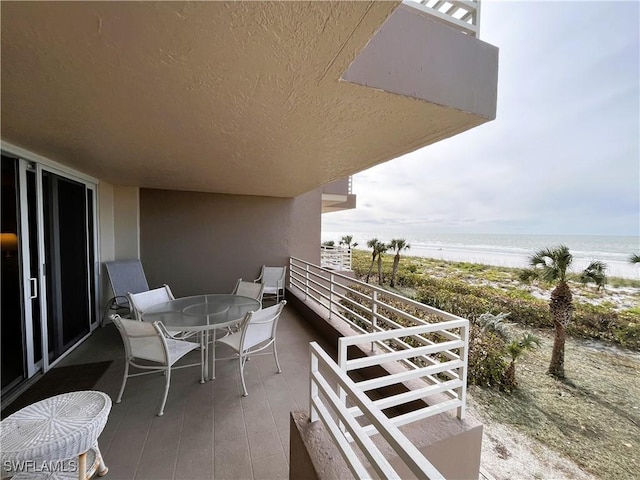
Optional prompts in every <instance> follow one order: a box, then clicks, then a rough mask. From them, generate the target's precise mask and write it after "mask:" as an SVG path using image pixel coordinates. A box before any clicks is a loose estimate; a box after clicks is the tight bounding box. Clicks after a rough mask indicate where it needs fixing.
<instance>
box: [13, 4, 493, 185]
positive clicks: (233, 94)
mask: <svg viewBox="0 0 640 480" xmlns="http://www.w3.org/2000/svg"><path fill="white" fill-rule="evenodd" d="M434 18H435V17H434V16H433V15H431V16H429V15H425V14H424V13H423V12H421V11H419V10H418V9H416V8H412V7H409V6H407V5H404V4H402V3H400V2H310V3H300V2H184V3H182V2H2V4H1V22H2V25H1V27H2V67H3V68H2V78H1V80H2V82H1V85H2V96H1V98H2V100H1V101H2V105H1V107H2V118H1V120H2V140H3V141H5V142H7V143H8V144H10V145H12V146H15V147H20V148H23V149H26V150H28V151H30V152H33V153H36V154H40V155H42V156H44V157H47V158H49V159H51V160H54V161H57V162H59V163H61V164H64V165H67V166H69V167H72V168H74V169H76V170H78V171H80V172H83V173H86V174H88V175H91V176H93V177H95V178H98V179H100V180H104V181H106V182H109V183H113V184H117V185H125V186H138V187H145V188H162V189H171V190H189V191H202V192H218V193H228V194H240V195H263V196H274V197H294V196H297V195H299V194H302V193H304V192H308V191H310V190H313V189H316V188H318V187H320V186H321V185H326V184H328V183H330V182H332V181H334V180H338V179H341V178H344V177H347V176H349V175H351V174H354V173H356V172H359V171H362V170H364V169H367V168H369V167H372V166H374V165H376V164H379V163H382V162H385V161H387V160H391V159H393V158H396V157H398V156H400V155H402V154H405V153H407V152H410V151H413V150H416V149H418V148H421V147H423V146H425V145H429V144H431V143H433V142H437V141H439V140H441V139H444V138H447V137H450V136H453V135H456V134H458V133H460V132H463V131H465V130H468V129H470V128H473V127H475V126H478V125H480V124H482V123H485V122H487V121H489V120H491V119H493V118H494V117H495V103H496V88H497V68H498V63H497V62H498V54H497V49H496V48H495V47H492V46H491V45H488V44H485V43H483V42H481V41H480V40H478V39H477V38H474V37H473V36H472V35H468V34H466V33H463V32H462V31H460V30H456V29H454V28H451V27H450V26H448V25H445V24H443V23H441V22H440V21H438V20H437V19H434Z"/></svg>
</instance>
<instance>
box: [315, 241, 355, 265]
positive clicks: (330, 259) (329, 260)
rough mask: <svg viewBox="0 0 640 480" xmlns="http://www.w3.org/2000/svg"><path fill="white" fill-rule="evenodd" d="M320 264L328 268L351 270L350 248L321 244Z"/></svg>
mask: <svg viewBox="0 0 640 480" xmlns="http://www.w3.org/2000/svg"><path fill="white" fill-rule="evenodd" d="M320 265H321V266H322V267H324V268H328V269H330V270H341V271H348V270H351V249H350V248H345V247H342V246H337V247H336V246H333V247H332V246H328V245H322V246H321V247H320Z"/></svg>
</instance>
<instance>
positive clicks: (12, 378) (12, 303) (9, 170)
mask: <svg viewBox="0 0 640 480" xmlns="http://www.w3.org/2000/svg"><path fill="white" fill-rule="evenodd" d="M18 198H19V192H18V164H17V159H15V158H10V157H6V156H4V155H2V199H1V200H2V221H1V222H0V223H1V229H2V237H1V239H2V251H1V257H2V258H1V262H2V265H1V267H0V268H1V269H0V273H1V275H2V278H0V281H1V282H2V302H1V303H2V317H0V318H1V320H0V322H1V325H0V327H1V330H2V332H1V335H2V351H1V354H2V359H1V360H2V392H5V391H7V390H10V389H11V388H13V387H14V386H15V385H17V384H19V383H20V382H22V381H23V380H24V379H25V378H27V366H26V358H25V355H24V351H25V335H24V333H25V332H24V328H23V325H24V324H23V321H22V308H21V289H20V282H21V274H20V251H19V248H18V247H19V237H18V234H19V216H18V203H19V200H18Z"/></svg>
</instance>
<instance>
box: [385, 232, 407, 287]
mask: <svg viewBox="0 0 640 480" xmlns="http://www.w3.org/2000/svg"><path fill="white" fill-rule="evenodd" d="M389 248H390V249H391V250H395V251H396V256H395V257H393V270H392V271H391V282H390V284H389V285H390V286H391V287H392V288H393V287H395V284H396V275H397V273H398V265H399V264H400V252H401V251H402V250H409V248H411V245H409V244H408V243H407V241H406V240H405V239H404V238H394V239H393V240H391V242H390V243H389Z"/></svg>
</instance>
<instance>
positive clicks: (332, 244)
mask: <svg viewBox="0 0 640 480" xmlns="http://www.w3.org/2000/svg"><path fill="white" fill-rule="evenodd" d="M335 245H336V242H334V241H333V240H327V241H326V242H322V246H323V247H335Z"/></svg>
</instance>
